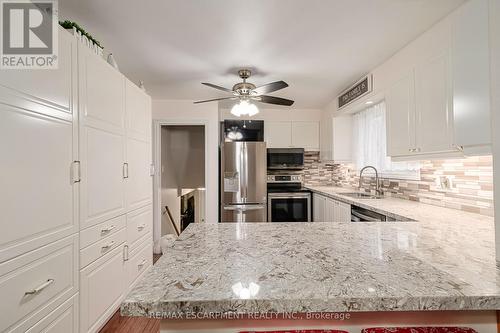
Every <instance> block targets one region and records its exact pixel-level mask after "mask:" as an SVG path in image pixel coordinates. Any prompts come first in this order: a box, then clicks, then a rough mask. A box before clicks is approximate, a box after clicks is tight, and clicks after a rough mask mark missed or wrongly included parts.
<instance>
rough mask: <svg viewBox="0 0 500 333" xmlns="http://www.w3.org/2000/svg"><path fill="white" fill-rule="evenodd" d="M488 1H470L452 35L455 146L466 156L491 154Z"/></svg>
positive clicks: (457, 15) (456, 20)
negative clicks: (461, 149)
mask: <svg viewBox="0 0 500 333" xmlns="http://www.w3.org/2000/svg"><path fill="white" fill-rule="evenodd" d="M488 38H489V31H488V0H474V1H468V2H466V3H465V4H464V5H463V6H461V7H459V8H458V9H457V11H456V12H455V15H454V20H453V32H452V63H453V116H454V124H455V126H454V129H455V143H456V144H457V145H458V146H459V147H461V148H463V150H464V152H465V154H467V155H477V154H487V153H491V119H490V112H491V109H490V77H489V75H490V68H489V63H490V58H489V40H488Z"/></svg>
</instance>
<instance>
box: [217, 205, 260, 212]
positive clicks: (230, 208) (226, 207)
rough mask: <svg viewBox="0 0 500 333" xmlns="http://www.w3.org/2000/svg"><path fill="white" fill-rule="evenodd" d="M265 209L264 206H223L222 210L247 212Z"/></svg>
mask: <svg viewBox="0 0 500 333" xmlns="http://www.w3.org/2000/svg"><path fill="white" fill-rule="evenodd" d="M259 209H266V205H241V206H224V210H232V211H240V212H246V211H249V210H259Z"/></svg>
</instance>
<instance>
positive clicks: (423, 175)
mask: <svg viewBox="0 0 500 333" xmlns="http://www.w3.org/2000/svg"><path fill="white" fill-rule="evenodd" d="M420 163H421V169H420V180H399V179H381V185H382V189H383V191H384V193H385V195H390V196H393V197H397V198H402V199H407V200H413V201H419V202H423V203H427V204H431V205H436V206H441V207H448V208H454V209H459V210H463V211H467V212H473V213H479V214H483V215H488V216H493V160H492V157H491V156H478V157H467V158H463V159H448V160H433V161H427V160H424V161H420ZM304 164H305V168H304V170H303V172H302V174H303V176H304V182H305V184H308V185H324V186H328V185H335V186H344V187H358V182H359V177H358V172H357V171H356V168H355V167H354V165H352V164H335V165H331V164H326V163H322V162H321V161H319V152H306V154H305V163H304ZM444 178H448V179H450V180H451V184H450V185H451V187H450V188H443V186H442V185H441V184H442V183H443V179H444ZM362 188H363V190H365V191H371V190H375V178H374V177H370V176H364V177H363V184H362Z"/></svg>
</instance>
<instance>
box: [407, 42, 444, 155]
mask: <svg viewBox="0 0 500 333" xmlns="http://www.w3.org/2000/svg"><path fill="white" fill-rule="evenodd" d="M450 60H451V59H450V52H449V49H446V50H445V51H443V52H442V53H441V54H439V55H437V56H436V57H434V58H432V59H430V60H428V61H427V62H425V63H423V64H420V65H419V66H417V67H416V69H415V100H416V115H417V117H416V118H417V119H416V133H417V135H416V139H417V143H416V146H417V147H416V149H417V152H418V153H421V154H428V153H430V154H432V153H439V152H449V151H451V150H453V110H452V97H453V96H452V88H451V62H450Z"/></svg>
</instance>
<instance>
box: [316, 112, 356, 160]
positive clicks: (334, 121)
mask: <svg viewBox="0 0 500 333" xmlns="http://www.w3.org/2000/svg"><path fill="white" fill-rule="evenodd" d="M320 133H321V142H320V146H321V149H320V158H321V160H324V161H334V162H349V161H351V159H352V156H351V155H352V151H351V147H352V117H351V116H349V115H346V116H337V117H332V116H331V114H330V113H329V112H325V119H323V121H322V122H321V131H320Z"/></svg>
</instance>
